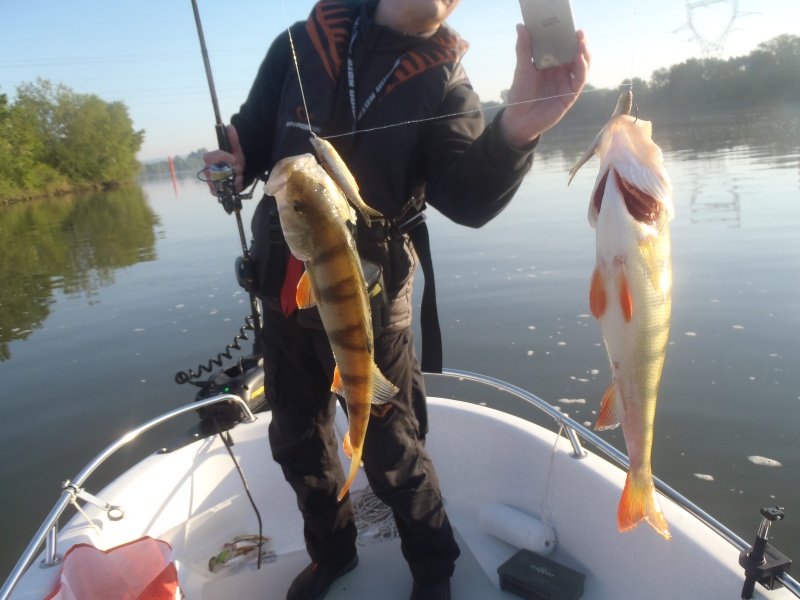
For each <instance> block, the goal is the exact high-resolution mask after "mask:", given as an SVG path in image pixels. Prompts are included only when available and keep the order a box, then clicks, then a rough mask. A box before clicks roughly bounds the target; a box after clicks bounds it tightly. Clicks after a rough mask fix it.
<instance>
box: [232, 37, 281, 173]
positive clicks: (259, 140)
mask: <svg viewBox="0 0 800 600" xmlns="http://www.w3.org/2000/svg"><path fill="white" fill-rule="evenodd" d="M291 61H292V57H291V45H290V43H289V34H288V32H286V31H284V32H283V33H282V34H281V35H279V36H278V37H277V38H276V39H275V41H273V42H272V45H271V46H270V49H269V51H268V52H267V55H266V57H265V58H264V60H263V62H262V63H261V66H260V67H259V69H258V73H257V74H256V78H255V81H254V82H253V86H252V87H251V88H250V93H249V94H248V96H247V100H245V102H244V104H242V106H241V107H240V108H239V112H238V113H236V114H235V115H233V117H231V123H232V124H233V126H234V127H236V132H237V133H238V134H239V142H240V143H241V146H242V151H243V152H244V157H245V170H244V185H245V187H247V186H249V185H250V184H251V183H252V182H253V181H254V180H255V178H256V177H258V176H259V175H261V174H262V173H264V172H265V171H266V170H267V169H268V168H269V167H270V166H271V165H270V160H271V152H272V144H273V140H274V139H275V127H276V121H275V120H276V115H277V114H278V107H279V104H280V101H281V96H282V94H283V86H284V81H285V78H286V73H287V72H288V69H289V67H290V66H291Z"/></svg>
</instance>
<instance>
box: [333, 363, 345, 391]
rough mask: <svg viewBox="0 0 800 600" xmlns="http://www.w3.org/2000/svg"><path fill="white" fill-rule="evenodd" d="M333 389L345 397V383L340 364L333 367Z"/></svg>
mask: <svg viewBox="0 0 800 600" xmlns="http://www.w3.org/2000/svg"><path fill="white" fill-rule="evenodd" d="M331 391H332V392H333V393H334V394H338V395H339V396H341V397H342V398H344V397H345V396H344V383H342V374H341V373H340V372H339V365H336V367H334V369H333V381H332V382H331Z"/></svg>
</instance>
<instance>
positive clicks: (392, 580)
mask: <svg viewBox="0 0 800 600" xmlns="http://www.w3.org/2000/svg"><path fill="white" fill-rule="evenodd" d="M456 537H457V539H458V542H459V546H461V556H460V557H459V559H458V561H457V563H456V571H455V573H454V575H453V579H452V583H451V589H452V594H453V598H459V600H500V599H504V600H513V599H514V598H517V596H514V595H513V594H510V593H508V592H503V591H501V590H500V589H499V587H498V584H497V582H496V581H495V582H492V581H490V580H489V578H488V577H487V576H486V574H485V573H484V571H483V569H482V568H481V566H480V564H479V563H478V561H477V559H476V558H475V556H474V555H473V554H472V552H471V551H470V549H469V547H468V546H467V544H465V543H464V541H463V539H461V538H460V537H459V536H458V532H456ZM360 544H361V546H360V548H359V563H358V566H357V567H356V568H355V569H353V570H352V571H351V572H350V573H348V574H347V575H344V576H342V577H340V578H339V579H337V580H336V582H334V584H333V587H331V591H330V592H329V593H328V595H327V596H326V600H353V598H381V600H408V597H409V595H410V594H411V585H412V579H411V573H410V572H409V570H408V565H407V564H406V561H405V559H404V558H403V555H402V554H401V552H400V540H399V539H396V538H395V539H391V540H383V541H380V542H372V541H363V540H362V541H360ZM307 564H308V554H307V553H306V552H305V550H298V551H296V552H292V553H290V554H282V555H280V556H279V557H278V559H277V560H276V561H275V562H273V563H270V564H267V565H262V567H261V571H258V570H256V569H255V567H243V569H242V570H240V571H237V573H236V575H235V576H233V577H219V578H217V579H213V580H212V581H210V582H209V583H207V584H206V585H205V586H204V587H203V598H209V599H210V598H217V599H218V598H237V600H250V599H252V600H256V599H258V600H264V598H266V596H265V595H264V592H263V590H267V589H269V590H288V589H289V585H290V584H291V582H292V580H293V579H294V577H295V575H297V574H298V573H299V572H300V571H302V570H303V569H304V568H305V567H306V565H307ZM389 564H395V565H396V568H393V569H387V568H386V566H387V565H389ZM253 590H260V591H259V592H258V594H257V595H256V596H254V595H253ZM280 598H283V595H281V596H280ZM275 600H278V598H276V599H275Z"/></svg>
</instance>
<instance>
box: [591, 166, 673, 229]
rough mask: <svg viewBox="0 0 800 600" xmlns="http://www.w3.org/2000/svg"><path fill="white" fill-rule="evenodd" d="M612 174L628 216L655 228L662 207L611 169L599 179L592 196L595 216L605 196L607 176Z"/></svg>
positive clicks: (655, 199) (650, 196) (649, 195)
mask: <svg viewBox="0 0 800 600" xmlns="http://www.w3.org/2000/svg"><path fill="white" fill-rule="evenodd" d="M612 172H613V173H614V184H615V185H616V186H617V189H618V190H619V193H620V195H621V196H622V199H623V201H624V202H625V208H626V209H627V210H628V214H629V215H630V216H631V217H633V218H634V219H635V220H636V221H637V222H639V223H642V224H644V225H649V226H650V227H655V226H656V225H657V224H658V223H659V221H660V220H661V214H662V212H663V210H664V205H663V204H662V203H661V202H659V201H658V199H657V198H655V197H654V196H652V195H651V194H648V193H647V192H645V191H644V190H642V189H640V188H638V187H636V186H635V185H633V184H632V183H631V182H630V181H628V180H626V179H625V178H624V177H623V176H622V175H620V174H619V172H617V171H616V170H614V169H612V168H609V169H607V170H606V172H605V173H604V174H603V176H602V177H601V178H600V182H599V183H598V185H597V188H596V189H595V191H594V195H593V196H592V204H593V205H594V209H595V211H597V212H596V213H595V214H600V207H601V206H602V205H603V195H604V194H605V190H606V185H608V176H609V174H611V173H612Z"/></svg>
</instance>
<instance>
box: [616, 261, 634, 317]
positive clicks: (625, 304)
mask: <svg viewBox="0 0 800 600" xmlns="http://www.w3.org/2000/svg"><path fill="white" fill-rule="evenodd" d="M619 303H620V307H621V308H622V317H623V318H624V319H625V322H626V323H630V322H631V319H632V318H633V301H632V300H631V290H630V288H629V287H628V276H627V275H626V274H625V269H624V268H623V269H622V274H621V277H620V282H619Z"/></svg>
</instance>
